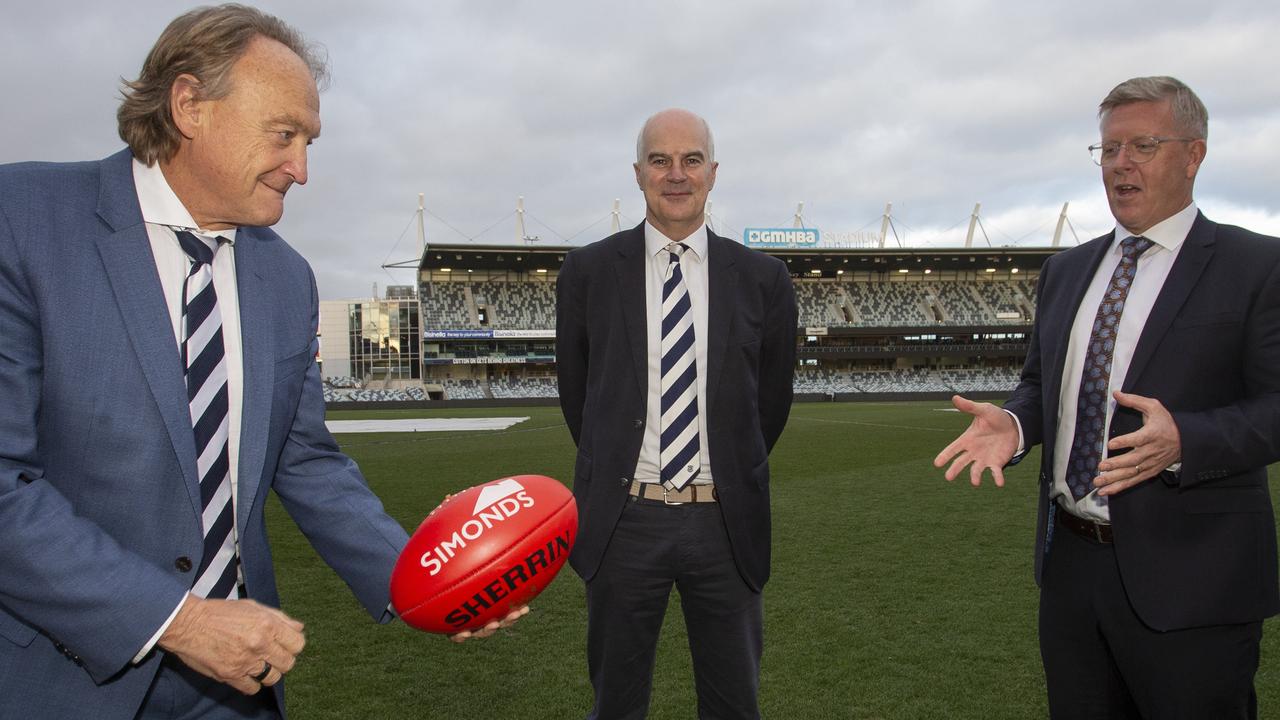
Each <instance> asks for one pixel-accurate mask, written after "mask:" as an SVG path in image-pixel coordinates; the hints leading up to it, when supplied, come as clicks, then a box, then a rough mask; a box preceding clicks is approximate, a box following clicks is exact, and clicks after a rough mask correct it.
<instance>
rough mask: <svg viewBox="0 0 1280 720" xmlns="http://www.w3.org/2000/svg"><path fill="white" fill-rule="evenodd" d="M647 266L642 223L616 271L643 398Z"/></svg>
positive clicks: (645, 389)
mask: <svg viewBox="0 0 1280 720" xmlns="http://www.w3.org/2000/svg"><path fill="white" fill-rule="evenodd" d="M648 266H649V263H648V259H647V258H646V257H645V247H644V223H640V224H639V225H637V226H636V227H635V228H633V229H632V230H631V233H630V234H629V235H628V236H627V237H626V238H624V239H623V242H622V243H621V245H620V246H619V248H618V257H617V258H616V259H615V260H614V265H613V271H614V275H615V277H616V279H617V281H618V297H619V300H620V302H619V304H620V305H621V307H622V319H623V324H624V325H625V326H626V327H625V330H626V336H627V342H628V343H629V344H630V345H631V360H632V364H633V366H634V369H635V376H636V383H637V386H638V388H639V390H640V396H641V397H645V394H646V393H647V392H648V391H649V359H648V354H647V353H648V346H649V340H648V336H649V329H648V328H649V326H648V322H647V319H646V316H645V302H646V295H645V272H646V271H647V269H648Z"/></svg>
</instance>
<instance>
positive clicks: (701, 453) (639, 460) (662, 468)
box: [556, 110, 796, 720]
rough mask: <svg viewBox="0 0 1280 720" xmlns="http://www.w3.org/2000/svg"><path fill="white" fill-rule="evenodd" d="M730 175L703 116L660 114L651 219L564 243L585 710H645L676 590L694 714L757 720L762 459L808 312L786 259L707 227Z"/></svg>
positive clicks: (564, 384)
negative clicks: (709, 205) (715, 195)
mask: <svg viewBox="0 0 1280 720" xmlns="http://www.w3.org/2000/svg"><path fill="white" fill-rule="evenodd" d="M716 168H717V163H716V161H715V148H714V143H713V141H712V138H711V130H710V128H709V127H708V125H707V123H706V121H705V120H703V119H702V118H700V117H698V116H697V115H694V114H693V113H690V112H687V111H684V110H667V111H663V112H660V113H658V114H657V115H654V116H653V117H651V118H649V120H648V121H647V122H646V123H645V124H644V127H643V128H642V129H641V131H640V136H639V139H638V141H637V143H636V163H635V173H636V182H637V184H638V185H639V186H640V189H641V190H642V191H643V192H644V197H645V206H646V212H645V221H644V222H643V223H641V224H640V225H638V226H636V227H634V228H632V229H630V230H626V231H623V232H620V233H618V234H616V235H613V236H611V237H608V238H605V239H604V240H601V241H599V242H596V243H593V244H591V245H588V246H586V247H582V248H579V249H577V250H574V251H572V252H570V253H569V254H568V255H567V256H566V257H565V262H564V265H563V267H562V268H561V270H560V277H559V282H558V285H557V294H558V298H557V317H556V360H557V372H558V373H559V379H560V405H561V408H562V409H563V411H564V416H565V421H566V422H567V424H568V426H569V430H570V432H571V433H572V434H573V439H574V442H575V443H576V444H577V446H578V455H577V461H576V463H575V468H574V488H573V490H574V495H575V496H576V498H577V501H578V510H579V524H580V531H579V537H578V541H577V544H576V546H575V547H574V550H573V554H572V556H571V557H570V562H571V563H572V565H573V568H574V569H575V570H576V571H577V572H578V574H579V575H581V576H582V578H583V580H584V581H585V582H586V591H587V611H588V621H587V622H588V624H587V661H588V665H589V669H590V673H591V683H592V685H593V687H594V688H595V706H594V708H593V709H592V711H591V713H590V714H589V715H588V718H595V719H599V720H604V719H606V718H640V717H644V715H645V713H646V711H647V709H648V705H649V695H650V688H651V684H652V676H653V665H654V652H655V649H656V647H657V642H658V633H659V630H660V629H661V627H662V621H663V616H664V615H665V614H666V607H667V599H668V597H669V595H670V592H671V587H672V586H673V585H674V586H675V587H676V589H677V590H679V592H680V600H681V607H682V608H683V610H684V616H685V626H686V628H687V630H688V635H689V648H690V651H691V652H692V654H693V668H694V676H695V680H696V686H697V693H698V716H699V717H703V718H710V717H714V718H758V717H759V716H760V713H759V708H758V703H757V700H756V696H757V691H758V688H759V671H760V655H761V650H762V647H763V633H762V624H763V622H762V617H763V614H762V605H761V591H762V589H763V588H764V584H765V581H766V580H768V577H769V462H768V458H769V452H770V450H772V448H773V446H774V443H775V442H777V440H778V437H779V436H780V435H781V434H782V429H783V427H784V426H785V425H786V421H787V415H788V413H789V412H790V408H791V376H792V369H793V367H794V365H795V347H796V304H795V292H794V289H793V288H792V285H791V277H790V274H789V273H788V272H787V268H786V266H785V265H784V264H783V263H782V262H781V261H779V260H777V259H775V258H771V257H769V256H767V255H765V254H763V253H759V252H756V251H753V250H749V249H747V248H745V247H743V246H742V245H741V244H739V243H736V242H734V241H732V240H729V239H727V238H723V237H720V236H718V235H716V234H715V233H712V232H711V231H710V230H709V229H708V228H707V227H706V223H705V219H704V217H705V215H704V213H705V208H706V202H707V195H708V194H709V193H710V192H711V189H712V187H714V185H715V179H716Z"/></svg>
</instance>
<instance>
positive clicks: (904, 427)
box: [788, 415, 955, 433]
mask: <svg viewBox="0 0 1280 720" xmlns="http://www.w3.org/2000/svg"><path fill="white" fill-rule="evenodd" d="M797 420H799V421H808V422H819V423H831V424H832V425H861V426H863V427H873V428H888V429H891V430H922V431H924V432H941V433H949V432H955V430H954V429H951V428H936V427H918V426H915V425H890V424H888V423H872V422H862V421H860V420H832V419H830V418H815V417H803V416H801V417H797V416H795V415H792V416H791V418H790V419H789V420H788V422H793V423H794V422H796V421H797Z"/></svg>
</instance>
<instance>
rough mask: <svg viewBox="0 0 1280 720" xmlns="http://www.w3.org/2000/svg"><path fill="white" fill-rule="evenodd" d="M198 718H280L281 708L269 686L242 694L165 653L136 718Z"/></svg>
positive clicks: (235, 719) (223, 719)
mask: <svg viewBox="0 0 1280 720" xmlns="http://www.w3.org/2000/svg"><path fill="white" fill-rule="evenodd" d="M197 719H198V720H250V719H252V720H279V719H280V711H279V710H278V709H277V708H276V698H275V695H274V694H273V693H272V692H271V690H269V689H263V690H261V691H260V692H258V694H257V695H252V696H249V695H243V694H241V693H240V692H239V691H238V690H236V689H235V688H233V687H231V686H230V685H224V684H222V683H220V682H218V681H216V680H213V679H211V678H207V677H205V676H204V675H201V674H200V673H198V672H196V671H195V670H192V669H191V668H189V667H187V666H186V665H183V664H182V663H181V662H180V661H178V660H177V659H176V658H174V657H172V656H166V657H165V658H164V660H163V661H161V664H160V672H159V673H157V674H156V679H155V680H154V681H153V682H152V683H151V689H150V690H148V691H147V697H146V699H144V700H143V703H142V707H141V708H140V709H139V710H138V714H137V715H136V716H135V720H197Z"/></svg>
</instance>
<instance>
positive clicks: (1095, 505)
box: [1049, 202, 1198, 522]
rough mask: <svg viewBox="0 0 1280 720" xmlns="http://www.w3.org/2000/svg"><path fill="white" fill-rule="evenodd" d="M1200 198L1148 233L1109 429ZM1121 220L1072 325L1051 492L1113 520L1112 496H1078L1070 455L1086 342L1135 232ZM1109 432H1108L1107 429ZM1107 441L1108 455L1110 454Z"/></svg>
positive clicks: (1073, 507)
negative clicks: (1070, 482)
mask: <svg viewBox="0 0 1280 720" xmlns="http://www.w3.org/2000/svg"><path fill="white" fill-rule="evenodd" d="M1197 212H1198V211H1197V209H1196V205H1195V203H1194V202H1193V203H1191V204H1190V205H1188V206H1187V207H1186V208H1185V209H1183V210H1182V211H1181V212H1179V213H1177V214H1175V215H1173V216H1171V217H1169V218H1166V219H1165V220H1162V221H1161V222H1159V223H1157V224H1155V225H1153V226H1152V227H1151V228H1150V229H1148V230H1147V231H1146V232H1145V233H1143V234H1142V237H1145V238H1147V239H1148V240H1150V241H1151V242H1152V243H1153V244H1152V246H1151V247H1150V248H1148V249H1147V251H1146V252H1144V253H1142V255H1140V256H1139V257H1138V266H1137V270H1136V271H1135V272H1136V274H1135V275H1134V279H1133V285H1132V286H1131V287H1130V288H1129V296H1128V297H1127V298H1126V299H1125V303H1124V312H1123V313H1122V314H1121V315H1120V326H1119V328H1118V329H1117V330H1116V344H1115V350H1114V351H1113V353H1112V356H1111V379H1110V384H1109V386H1108V388H1107V398H1108V402H1107V416H1106V425H1105V428H1106V430H1107V431H1108V432H1109V430H1110V427H1111V417H1112V415H1113V414H1114V412H1115V407H1116V402H1115V399H1114V398H1112V397H1111V393H1112V391H1114V390H1119V389H1120V388H1121V387H1123V386H1124V379H1125V375H1126V374H1127V373H1128V372H1129V363H1130V362H1131V361H1132V360H1133V351H1134V348H1135V347H1137V344H1138V339H1139V338H1140V337H1141V336H1142V329H1143V327H1145V326H1146V324H1147V317H1148V316H1150V315H1151V308H1152V307H1154V306H1155V303H1156V297H1157V296H1158V295H1159V294H1160V290H1161V288H1163V287H1164V282H1165V279H1166V278H1168V277H1169V270H1170V268H1172V267H1173V262H1174V260H1176V259H1177V258H1178V252H1179V251H1180V250H1181V249H1182V244H1183V243H1184V242H1185V241H1186V239H1187V233H1189V232H1190V231H1191V225H1192V224H1193V223H1194V222H1195V219H1196V213H1197ZM1132 236H1133V233H1131V232H1129V231H1128V230H1126V229H1125V228H1123V227H1121V226H1120V225H1116V229H1115V240H1114V242H1112V243H1111V247H1110V249H1108V251H1107V254H1106V255H1105V256H1104V257H1103V258H1102V262H1101V263H1100V264H1099V265H1098V270H1097V272H1096V273H1094V276H1093V281H1092V282H1090V283H1089V288H1088V290H1086V291H1085V294H1084V297H1083V298H1082V299H1081V300H1080V307H1079V308H1077V309H1076V317H1075V322H1074V324H1073V325H1072V326H1071V336H1070V339H1069V341H1068V344H1067V357H1066V363H1065V365H1064V366H1063V368H1062V385H1061V387H1060V388H1059V396H1058V434H1057V442H1056V444H1055V445H1054V448H1053V487H1052V489H1051V490H1050V492H1049V497H1050V499H1056V500H1057V501H1058V503H1059V504H1061V505H1062V506H1063V507H1064V508H1065V509H1066V510H1067V511H1068V512H1070V513H1072V514H1073V515H1077V516H1079V517H1083V518H1086V519H1089V520H1095V521H1097V522H1111V512H1110V509H1109V508H1108V507H1107V504H1106V499H1105V498H1099V497H1098V491H1097V490H1093V491H1092V492H1090V493H1089V494H1088V495H1085V496H1084V497H1082V498H1080V499H1079V500H1076V499H1074V498H1073V497H1072V495H1071V489H1070V488H1069V487H1067V480H1066V475H1067V473H1066V469H1067V461H1068V460H1069V459H1070V456H1071V443H1072V441H1073V440H1074V439H1075V437H1074V436H1075V432H1074V429H1075V426H1076V401H1077V399H1078V396H1079V394H1080V374H1081V372H1082V366H1083V364H1084V352H1085V348H1086V347H1087V346H1088V344H1089V335H1090V333H1091V332H1092V328H1093V321H1094V318H1095V317H1096V316H1097V313H1098V304H1099V303H1100V302H1101V301H1102V295H1103V293H1104V292H1106V289H1107V286H1108V285H1109V284H1110V282H1111V275H1112V273H1113V272H1114V271H1115V269H1116V264H1117V263H1119V262H1120V258H1121V255H1122V251H1121V249H1120V242H1121V241H1123V240H1124V239H1125V238H1127V237H1132ZM1103 436H1104V437H1106V436H1107V435H1106V433H1104V435H1103ZM1107 454H1108V453H1107V449H1106V447H1105V445H1104V446H1103V449H1102V457H1103V458H1104V459H1105V458H1106V457H1107Z"/></svg>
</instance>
